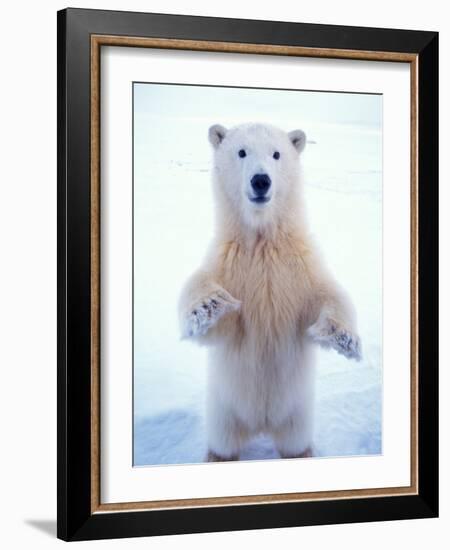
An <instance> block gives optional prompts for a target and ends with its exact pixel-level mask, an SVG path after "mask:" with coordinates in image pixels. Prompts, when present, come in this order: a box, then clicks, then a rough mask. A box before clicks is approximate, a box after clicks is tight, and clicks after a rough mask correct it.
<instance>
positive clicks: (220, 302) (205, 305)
mask: <svg viewBox="0 0 450 550" xmlns="http://www.w3.org/2000/svg"><path fill="white" fill-rule="evenodd" d="M240 305H241V302H239V300H236V299H235V298H233V297H232V296H231V294H229V293H228V292H226V291H225V290H223V291H218V292H215V293H214V294H213V295H211V296H208V297H207V298H204V299H203V300H202V301H201V302H200V303H199V304H198V305H196V306H194V307H193V308H192V310H191V311H190V313H188V315H187V317H186V320H185V323H184V328H183V334H182V337H183V338H194V337H195V336H203V335H205V334H206V333H207V332H208V330H209V329H210V328H211V327H212V326H214V325H215V324H216V323H217V321H218V320H219V319H220V318H221V317H223V316H224V315H225V314H226V313H230V312H232V311H236V310H238V309H239V307H240Z"/></svg>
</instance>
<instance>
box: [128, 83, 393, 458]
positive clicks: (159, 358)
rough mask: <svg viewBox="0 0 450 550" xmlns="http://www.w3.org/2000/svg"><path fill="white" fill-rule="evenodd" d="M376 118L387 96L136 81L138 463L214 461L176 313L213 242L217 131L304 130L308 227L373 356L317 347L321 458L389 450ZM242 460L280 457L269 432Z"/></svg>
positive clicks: (195, 365)
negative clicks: (211, 136)
mask: <svg viewBox="0 0 450 550" xmlns="http://www.w3.org/2000/svg"><path fill="white" fill-rule="evenodd" d="M252 94H253V95H252ZM261 113H265V114H264V115H262V114H261ZM267 113H270V116H269V115H268V114H267ZM381 118H382V116H381V97H380V96H368V95H367V96H365V95H364V96H363V95H354V94H330V93H307V92H280V91H269V90H268V91H260V90H258V91H254V90H247V91H243V90H230V89H220V88H219V89H217V88H207V89H204V88H203V89H200V88H195V87H187V88H186V87H181V86H155V85H145V84H140V85H135V124H134V128H135V135H134V136H135V142H134V143H135V148H134V154H135V156H134V160H135V174H134V176H135V178H134V208H135V211H134V220H135V221H134V223H135V225H134V464H135V465H136V466H137V465H139V466H143V465H153V464H179V463H195V462H202V461H203V459H204V456H205V451H206V447H205V432H204V425H205V422H204V400H205V380H206V368H207V366H206V353H207V352H206V350H205V349H202V348H199V347H197V346H196V345H195V344H193V343H191V342H189V341H181V340H180V338H179V330H178V322H177V310H176V306H177V300H178V295H179V291H180V289H181V286H182V285H183V283H184V281H185V279H186V277H187V276H188V275H189V274H190V273H191V272H192V271H193V270H194V269H196V267H197V266H198V265H199V263H200V262H201V260H202V257H203V255H204V253H205V250H206V247H207V245H208V242H209V240H210V238H211V234H212V225H213V205H212V197H211V189H210V178H209V171H210V161H211V151H210V146H209V144H208V141H207V130H208V127H209V126H210V125H211V124H214V123H216V122H219V123H221V124H224V125H233V124H237V123H240V122H247V121H254V120H260V121H266V122H270V123H272V124H275V125H278V126H280V127H282V128H284V129H285V130H292V129H295V128H298V127H300V128H302V129H303V130H305V131H306V133H307V136H308V145H307V147H306V150H305V152H304V154H303V155H302V162H303V168H304V176H305V198H306V201H307V209H308V217H309V220H310V225H311V227H312V229H313V232H314V233H315V235H316V237H317V240H318V242H319V243H320V245H321V248H322V250H323V252H324V256H325V258H326V259H327V261H328V263H329V265H330V267H331V268H332V270H333V272H334V274H335V276H336V278H337V279H338V280H339V281H340V282H341V284H342V285H343V286H344V287H345V288H346V289H347V290H348V291H349V293H350V295H351V297H352V299H353V301H354V303H355V305H356V308H357V312H358V319H359V331H360V335H361V340H362V345H363V354H364V358H363V361H362V362H360V363H356V362H353V361H348V360H346V359H345V358H343V357H342V356H340V355H338V354H336V353H334V352H332V351H329V352H326V351H322V350H319V351H318V357H317V391H316V424H315V445H316V452H317V454H318V455H319V456H322V457H327V456H328V457H330V456H343V455H367V454H378V453H381V452H382V446H381V440H382V429H381V427H382V341H381V335H382V332H381V327H382V308H381V300H382V288H381V277H382V265H381V251H382V225H381V224H382V165H381V162H382V150H381ZM241 458H243V459H252V460H254V459H275V458H278V455H277V452H276V450H275V449H274V447H273V445H272V442H271V440H270V438H268V437H267V436H264V435H261V436H260V437H258V438H256V439H255V440H253V441H251V442H249V444H248V446H247V447H246V448H245V450H244V452H243V453H242V455H241Z"/></svg>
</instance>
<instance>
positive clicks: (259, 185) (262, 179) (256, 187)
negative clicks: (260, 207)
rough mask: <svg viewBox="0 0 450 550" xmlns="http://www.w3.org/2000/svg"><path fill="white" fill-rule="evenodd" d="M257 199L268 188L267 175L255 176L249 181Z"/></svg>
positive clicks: (268, 180)
mask: <svg viewBox="0 0 450 550" xmlns="http://www.w3.org/2000/svg"><path fill="white" fill-rule="evenodd" d="M250 183H251V184H252V187H253V191H254V192H255V194H256V196H257V197H263V196H264V195H265V194H266V193H267V191H268V190H269V187H270V178H269V176H268V175H267V174H255V175H254V176H253V177H252V179H251V180H250Z"/></svg>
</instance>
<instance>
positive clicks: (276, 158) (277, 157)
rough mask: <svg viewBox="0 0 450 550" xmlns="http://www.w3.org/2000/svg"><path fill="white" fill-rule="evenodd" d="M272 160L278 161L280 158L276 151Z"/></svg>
mask: <svg viewBox="0 0 450 550" xmlns="http://www.w3.org/2000/svg"><path fill="white" fill-rule="evenodd" d="M273 158H274V159H275V160H278V159H279V158H280V153H279V152H278V151H275V153H274V154H273Z"/></svg>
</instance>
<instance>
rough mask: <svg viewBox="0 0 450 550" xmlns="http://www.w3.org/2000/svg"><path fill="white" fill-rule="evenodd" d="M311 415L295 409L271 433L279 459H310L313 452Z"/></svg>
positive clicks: (305, 411)
mask: <svg viewBox="0 0 450 550" xmlns="http://www.w3.org/2000/svg"><path fill="white" fill-rule="evenodd" d="M312 431H313V430H312V413H311V412H310V411H307V410H305V409H304V408H303V410H302V409H301V408H300V410H299V409H297V410H296V411H295V412H293V413H292V415H291V416H290V417H289V418H288V419H287V420H286V421H285V423H283V425H282V426H281V427H280V428H279V429H277V430H275V431H273V432H272V436H273V439H274V442H275V446H276V448H277V450H278V452H279V453H280V456H281V458H310V457H313V456H314V452H313V442H312V439H313V434H312Z"/></svg>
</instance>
